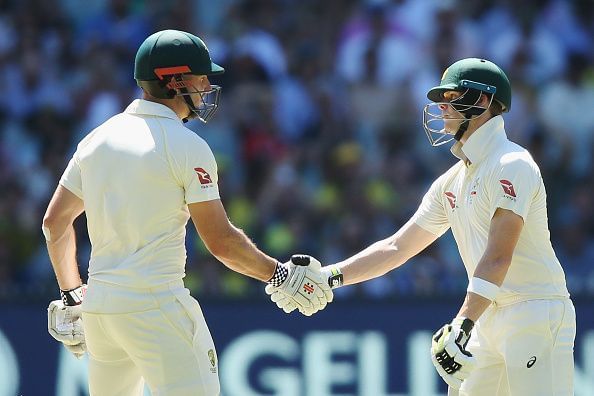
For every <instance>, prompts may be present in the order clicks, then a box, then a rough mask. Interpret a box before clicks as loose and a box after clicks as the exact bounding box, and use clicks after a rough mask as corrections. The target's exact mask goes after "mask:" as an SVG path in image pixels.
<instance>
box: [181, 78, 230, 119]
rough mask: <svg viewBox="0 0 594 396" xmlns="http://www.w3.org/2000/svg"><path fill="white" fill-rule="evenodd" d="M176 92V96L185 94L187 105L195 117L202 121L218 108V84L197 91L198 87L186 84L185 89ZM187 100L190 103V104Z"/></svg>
mask: <svg viewBox="0 0 594 396" xmlns="http://www.w3.org/2000/svg"><path fill="white" fill-rule="evenodd" d="M183 91H185V92H180V93H178V96H185V97H186V98H185V99H186V103H188V107H189V108H190V110H191V111H192V112H193V113H194V115H195V117H192V118H198V119H199V120H200V121H202V122H203V123H205V124H206V123H207V122H208V121H209V120H210V119H211V118H212V117H213V116H214V114H215V113H216V111H217V109H218V108H219V100H220V98H221V87H220V86H218V85H211V89H210V90H206V91H199V90H198V89H196V88H194V87H192V86H191V85H187V86H186V89H184V90H183ZM188 99H189V101H190V102H191V103H192V104H190V103H189V102H188Z"/></svg>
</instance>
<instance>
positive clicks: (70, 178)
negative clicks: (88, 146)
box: [59, 153, 83, 199]
mask: <svg viewBox="0 0 594 396" xmlns="http://www.w3.org/2000/svg"><path fill="white" fill-rule="evenodd" d="M59 183H60V184H61V185H62V186H64V187H65V188H66V189H67V190H68V191H70V192H71V193H73V194H74V195H76V196H77V197H79V198H80V199H83V191H82V178H81V176H80V165H79V162H78V157H77V154H76V153H74V155H73V156H72V158H71V159H70V162H68V166H66V170H65V171H64V173H63V174H62V177H61V178H60V181H59Z"/></svg>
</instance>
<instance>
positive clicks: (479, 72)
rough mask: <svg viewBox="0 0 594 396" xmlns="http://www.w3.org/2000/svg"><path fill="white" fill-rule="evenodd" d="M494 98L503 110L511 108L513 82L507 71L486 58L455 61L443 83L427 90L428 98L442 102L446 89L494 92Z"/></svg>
mask: <svg viewBox="0 0 594 396" xmlns="http://www.w3.org/2000/svg"><path fill="white" fill-rule="evenodd" d="M492 87H494V88H495V93H494V96H493V98H494V99H495V100H496V101H498V102H499V103H501V104H502V105H503V111H504V112H507V111H509V109H510V108H511V98H512V92H511V84H510V83H509V79H508V78H507V76H506V75H505V72H504V71H503V70H502V69H501V68H500V67H499V66H497V65H496V64H495V63H493V62H490V61H488V60H486V59H479V58H466V59H462V60H459V61H457V62H455V63H453V64H452V65H451V66H450V67H448V68H447V69H446V70H445V71H444V73H443V75H442V77H441V83H440V84H439V85H438V86H436V87H433V88H431V89H430V90H429V92H427V98H429V100H431V101H433V102H442V101H443V93H444V92H446V91H461V92H464V91H466V90H467V89H468V88H474V89H478V90H480V91H483V92H484V93H493V92H492Z"/></svg>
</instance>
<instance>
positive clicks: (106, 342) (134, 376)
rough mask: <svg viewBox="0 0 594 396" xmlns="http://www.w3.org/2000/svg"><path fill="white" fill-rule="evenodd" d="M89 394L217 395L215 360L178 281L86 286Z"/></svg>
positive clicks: (200, 322) (194, 303) (193, 302)
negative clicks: (138, 285) (137, 285)
mask: <svg viewBox="0 0 594 396" xmlns="http://www.w3.org/2000/svg"><path fill="white" fill-rule="evenodd" d="M83 324H84V328H85V338H86V342H87V349H88V352H89V389H90V394H91V396H119V395H121V396H131V395H138V396H141V395H143V389H144V383H145V381H146V384H147V385H148V387H149V389H150V391H151V394H152V396H161V395H167V396H177V395H179V396H182V395H183V396H186V395H199V396H217V395H219V394H220V385H219V378H218V359H217V355H216V351H215V347H214V343H213V341H212V337H211V335H210V332H209V330H208V327H207V325H206V322H205V320H204V316H203V314H202V310H201V309H200V305H199V304H198V302H197V301H196V300H195V299H194V298H192V297H191V296H190V293H189V291H188V290H187V289H185V288H184V287H183V283H182V282H181V281H179V282H173V283H171V284H168V285H166V286H163V287H159V288H152V289H143V290H138V289H135V290H130V289H124V288H118V287H114V286H110V285H106V284H104V283H101V282H89V289H88V291H87V296H86V298H85V302H84V303H83Z"/></svg>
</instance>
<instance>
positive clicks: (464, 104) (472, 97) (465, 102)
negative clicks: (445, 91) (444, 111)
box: [451, 89, 486, 142]
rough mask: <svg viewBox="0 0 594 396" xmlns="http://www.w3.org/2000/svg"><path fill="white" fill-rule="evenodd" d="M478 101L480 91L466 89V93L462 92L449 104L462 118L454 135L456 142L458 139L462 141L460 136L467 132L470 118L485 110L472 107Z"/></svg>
mask: <svg viewBox="0 0 594 396" xmlns="http://www.w3.org/2000/svg"><path fill="white" fill-rule="evenodd" d="M480 99H481V92H480V91H477V90H470V89H466V92H464V93H463V94H462V95H461V96H460V97H459V98H458V99H456V100H454V101H452V102H451V103H452V104H453V107H454V108H455V109H456V110H457V111H458V112H459V113H460V114H462V115H463V116H464V121H462V123H461V124H460V126H459V127H458V130H457V131H456V134H455V135H454V139H455V140H456V141H458V142H459V141H460V139H462V136H464V133H466V131H467V130H468V126H469V125H470V120H471V119H472V117H475V116H479V115H481V114H482V113H483V112H485V111H486V109H479V108H476V107H474V106H476V104H477V103H478V102H479V101H480Z"/></svg>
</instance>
